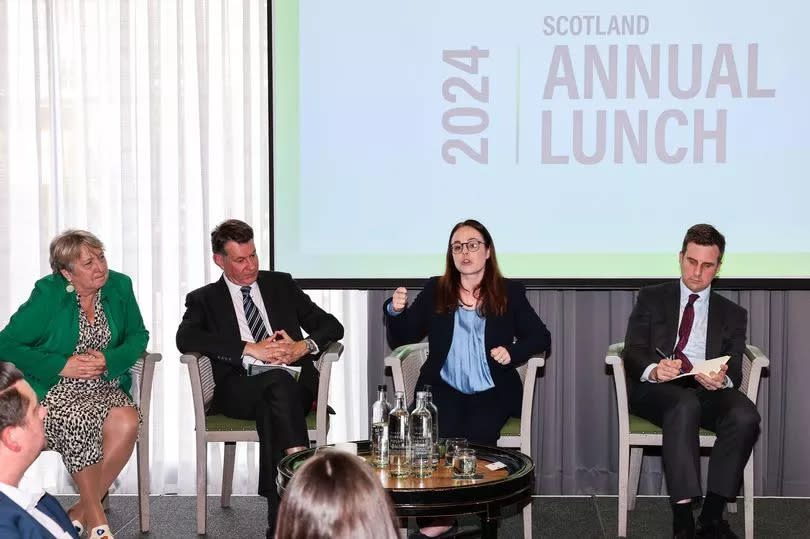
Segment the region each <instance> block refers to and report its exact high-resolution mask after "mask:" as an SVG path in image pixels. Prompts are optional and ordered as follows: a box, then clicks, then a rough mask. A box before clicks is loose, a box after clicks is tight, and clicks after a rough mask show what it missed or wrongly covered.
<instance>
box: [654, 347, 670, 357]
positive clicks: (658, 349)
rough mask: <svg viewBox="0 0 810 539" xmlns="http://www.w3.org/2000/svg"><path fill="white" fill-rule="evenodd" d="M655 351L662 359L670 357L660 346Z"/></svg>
mask: <svg viewBox="0 0 810 539" xmlns="http://www.w3.org/2000/svg"><path fill="white" fill-rule="evenodd" d="M655 353H656V354H658V357H660V358H661V359H669V356H668V355H666V354H665V353H664V352H662V351H661V349H660V348H656V349H655Z"/></svg>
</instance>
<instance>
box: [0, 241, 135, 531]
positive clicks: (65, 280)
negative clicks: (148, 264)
mask: <svg viewBox="0 0 810 539" xmlns="http://www.w3.org/2000/svg"><path fill="white" fill-rule="evenodd" d="M50 263H51V268H52V269H53V274H52V275H48V276H46V277H43V278H42V279H40V280H39V281H37V282H36V284H35V285H34V290H33V292H31V296H30V297H29V298H28V301H26V302H25V303H23V304H22V306H20V308H19V309H18V310H17V312H16V313H15V314H14V315H13V316H12V317H11V320H10V321H9V323H8V325H7V326H6V327H5V328H4V329H3V330H2V331H0V358H1V359H3V360H6V361H10V362H12V363H14V364H15V365H16V366H17V367H18V368H19V369H20V370H21V371H23V373H24V374H25V378H26V380H28V382H29V383H30V384H31V386H32V387H33V388H34V391H36V393H37V396H38V397H39V398H40V399H41V400H42V404H43V405H44V406H46V407H47V408H48V415H47V416H46V419H45V436H46V438H47V441H48V449H52V450H55V451H58V452H59V453H60V454H61V455H62V459H63V460H64V462H65V466H67V469H68V471H69V472H70V473H71V475H72V476H73V479H74V481H76V486H77V487H78V490H79V501H78V502H76V503H75V504H74V505H73V507H71V508H70V510H69V511H68V514H69V515H70V517H71V519H72V520H73V521H74V526H76V527H77V530H78V531H79V532H80V534H81V532H82V531H83V530H84V527H85V526H87V527H88V528H90V529H92V537H97V538H98V539H104V538H112V535H111V534H110V530H109V525H108V523H107V519H106V517H105V516H104V510H103V509H102V506H101V498H102V496H103V495H104V494H105V493H106V492H107V490H108V489H109V487H110V485H111V484H112V482H113V481H114V480H115V478H116V477H117V476H118V474H119V473H120V471H121V469H122V468H123V467H124V465H125V464H126V463H127V461H128V460H129V457H130V455H131V454H132V449H133V447H134V444H135V440H136V438H137V435H138V424H139V421H140V418H139V411H138V409H137V407H136V406H135V404H134V403H133V401H132V397H131V396H130V394H129V389H130V385H131V383H132V380H131V378H130V375H129V369H130V368H131V367H132V366H133V365H134V364H135V362H136V361H137V360H138V357H139V356H140V354H141V353H142V352H143V351H144V350H145V349H146V343H147V341H148V340H149V333H148V332H147V331H146V328H145V327H144V325H143V319H142V318H141V312H140V310H139V309H138V303H137V302H136V300H135V294H134V292H133V290H132V281H131V280H130V278H129V277H127V276H126V275H124V274H121V273H117V272H114V271H110V270H109V269H108V268H107V261H106V259H105V258H104V245H103V244H102V243H101V241H99V240H98V238H96V237H95V236H94V235H93V234H91V233H89V232H86V231H83V230H68V231H66V232H64V233H63V234H60V235H59V236H57V237H56V238H55V239H54V240H53V241H52V242H51V246H50Z"/></svg>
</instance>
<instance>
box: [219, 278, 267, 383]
mask: <svg viewBox="0 0 810 539" xmlns="http://www.w3.org/2000/svg"><path fill="white" fill-rule="evenodd" d="M222 276H223V277H225V284H227V285H228V291H229V292H230V293H231V300H232V301H233V310H234V311H235V312H236V321H237V322H238V323H239V335H240V336H241V337H242V340H243V341H245V342H256V341H255V340H254V339H253V333H251V331H250V326H249V325H248V323H247V318H246V317H245V306H244V304H243V303H242V287H241V286H240V285H238V284H234V283H232V282H231V281H230V279H228V276H227V275H225V274H224V273H223V275H222ZM250 298H251V299H252V300H253V303H254V304H255V305H256V308H257V309H258V310H259V315H260V316H261V317H262V322H264V328H265V329H266V330H267V335H268V336H270V335H272V334H273V329H272V328H271V327H270V319H269V318H268V317H267V310H266V309H265V308H264V301H263V300H262V293H261V292H260V291H259V284H258V283H257V282H256V281H253V284H252V285H250ZM249 365H266V363H264V362H263V361H260V360H258V359H256V358H254V357H251V356H248V355H243V356H242V366H244V367H245V369H247V368H248V366H249Z"/></svg>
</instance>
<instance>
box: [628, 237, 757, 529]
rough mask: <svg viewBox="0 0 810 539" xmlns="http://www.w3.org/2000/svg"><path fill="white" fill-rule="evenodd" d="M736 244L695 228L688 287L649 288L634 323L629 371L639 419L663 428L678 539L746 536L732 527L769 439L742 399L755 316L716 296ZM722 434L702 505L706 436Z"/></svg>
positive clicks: (686, 269)
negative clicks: (731, 513)
mask: <svg viewBox="0 0 810 539" xmlns="http://www.w3.org/2000/svg"><path fill="white" fill-rule="evenodd" d="M725 246H726V240H725V238H724V237H723V235H722V234H720V232H718V231H717V230H716V229H715V228H714V227H713V226H711V225H707V224H699V225H695V226H693V227H691V228H690V229H689V230H688V231H687V232H686V236H685V237H684V239H683V245H682V247H681V252H680V255H679V258H678V260H679V263H680V266H681V278H680V280H679V281H672V282H668V283H664V284H660V285H655V286H649V287H646V288H642V289H641V290H640V291H639V294H638V301H637V302H636V305H635V307H634V308H633V312H632V314H631V315H630V320H629V322H628V324H627V337H626V338H625V348H624V364H625V367H626V369H627V377H628V378H627V386H628V397H629V401H630V410H631V411H632V412H633V413H634V414H636V415H639V416H641V417H643V418H645V419H647V420H649V421H651V422H653V423H655V424H656V425H659V426H660V427H661V428H662V429H663V433H664V444H663V449H662V458H663V462H664V475H665V476H666V480H667V489H668V490H669V495H670V502H671V504H672V513H673V535H674V537H676V538H686V539H691V538H692V537H717V538H733V537H736V535H735V534H734V532H733V531H732V530H731V528H730V527H729V525H728V522H727V521H726V520H724V519H723V518H722V516H723V507H724V506H725V504H726V502H727V501H731V500H734V499H736V496H737V492H738V491H739V488H740V482H741V481H742V475H743V469H744V468H745V463H746V462H747V461H748V457H749V456H750V455H751V450H752V448H753V446H754V442H755V441H756V439H757V434H758V433H759V422H760V416H759V413H758V412H757V409H756V407H755V406H754V404H753V403H752V402H751V401H750V400H748V398H747V397H746V396H745V394H744V393H743V392H741V391H739V387H740V384H741V383H742V378H743V372H742V355H743V350H745V333H746V328H747V327H748V324H747V321H748V313H747V312H746V311H745V309H743V308H742V307H740V306H739V305H737V304H735V303H733V302H732V301H730V300H728V299H726V298H724V297H723V296H721V295H720V294H718V293H717V292H715V291H713V290H712V288H711V285H712V281H713V280H714V278H715V276H716V275H717V272H718V271H719V269H720V263H721V262H722V259H723V253H724V251H725ZM718 356H729V360H728V363H727V364H726V365H723V366H722V367H721V368H720V369H719V370H718V371H717V372H712V373H710V374H709V375H706V374H697V375H695V376H687V377H685V378H678V379H677V380H676V379H675V377H677V376H678V375H679V374H681V373H687V372H690V371H691V370H692V368H693V366H695V365H698V364H700V363H701V362H703V361H705V360H707V359H711V358H715V357H718ZM700 427H704V428H707V429H710V430H712V431H714V432H715V433H716V434H717V441H716V442H715V444H714V448H713V449H712V453H711V457H710V460H709V477H708V482H707V494H706V497H705V499H704V500H703V509H702V511H701V514H700V516H699V518H698V522H697V525H696V523H695V521H694V517H693V515H692V501H693V500H694V499H698V498H700V496H701V494H702V489H701V485H700V461H699V457H700V443H699V438H698V430H699V428H700Z"/></svg>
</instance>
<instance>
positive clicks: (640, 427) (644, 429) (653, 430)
mask: <svg viewBox="0 0 810 539" xmlns="http://www.w3.org/2000/svg"><path fill="white" fill-rule="evenodd" d="M630 432H631V433H633V434H661V432H662V431H661V427H659V426H658V425H656V424H654V423H650V422H649V421H647V420H646V419H644V418H643V417H639V416H637V415H633V414H630ZM699 434H700V436H715V434H714V432H712V431H710V430H708V429H700V433H699Z"/></svg>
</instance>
